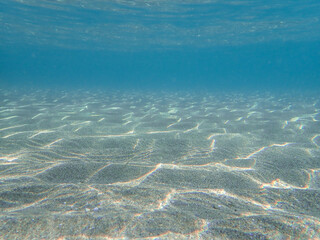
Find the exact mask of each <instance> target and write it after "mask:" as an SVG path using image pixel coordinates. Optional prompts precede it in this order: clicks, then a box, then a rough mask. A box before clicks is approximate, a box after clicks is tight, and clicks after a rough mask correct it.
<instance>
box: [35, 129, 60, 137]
mask: <svg viewBox="0 0 320 240" xmlns="http://www.w3.org/2000/svg"><path fill="white" fill-rule="evenodd" d="M53 132H55V131H52V130H40V131H38V132H37V133H35V134H33V135H32V136H30V137H29V138H34V137H36V136H38V135H40V134H46V133H53Z"/></svg>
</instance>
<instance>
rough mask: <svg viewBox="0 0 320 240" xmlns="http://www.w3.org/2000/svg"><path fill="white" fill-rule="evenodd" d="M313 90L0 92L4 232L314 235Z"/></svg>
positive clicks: (318, 227)
mask: <svg viewBox="0 0 320 240" xmlns="http://www.w3.org/2000/svg"><path fill="white" fill-rule="evenodd" d="M318 97H319V96H314V97H312V96H308V97H307V95H306V96H303V95H300V96H296V95H294V94H291V95H289V94H288V95H286V96H281V97H280V96H273V95H271V94H266V93H264V94H251V95H249V96H246V95H241V94H229V95H228V94H225V95H223V94H221V95H216V94H209V93H206V94H189V93H162V94H161V93H159V94H155V93H142V92H141V93H130V92H127V93H121V92H118V93H107V92H93V91H92V92H90V91H70V92H58V91H57V92H54V91H28V92H22V91H20V92H19V91H6V90H0V184H1V188H0V207H1V211H0V213H1V215H0V221H1V225H0V238H1V239H41V238H44V239H58V238H59V239H87V238H89V239H108V238H111V239H122V238H126V239H127V238H129V239H132V238H139V239H146V238H150V239H156V238H160V239H172V238H175V239H186V238H188V239H270V238H275V239H287V238H289V237H292V238H295V239H311V238H317V237H318V238H319V237H320V201H319V199H320V192H319V188H320V149H319V147H320V101H319V98H318Z"/></svg>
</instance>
